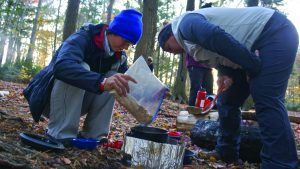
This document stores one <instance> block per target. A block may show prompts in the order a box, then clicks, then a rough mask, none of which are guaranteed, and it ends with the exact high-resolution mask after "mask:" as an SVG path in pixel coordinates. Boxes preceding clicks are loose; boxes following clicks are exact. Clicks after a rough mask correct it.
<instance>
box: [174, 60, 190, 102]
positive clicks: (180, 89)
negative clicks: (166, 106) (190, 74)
mask: <svg viewBox="0 0 300 169" xmlns="http://www.w3.org/2000/svg"><path fill="white" fill-rule="evenodd" d="M186 75H187V69H186V66H185V57H184V56H183V54H181V55H180V60H179V66H178V70H177V76H176V80H175V84H174V90H173V92H172V93H173V99H179V100H180V102H184V103H186V101H187V96H186V93H185V87H186V86H185V85H186Z"/></svg>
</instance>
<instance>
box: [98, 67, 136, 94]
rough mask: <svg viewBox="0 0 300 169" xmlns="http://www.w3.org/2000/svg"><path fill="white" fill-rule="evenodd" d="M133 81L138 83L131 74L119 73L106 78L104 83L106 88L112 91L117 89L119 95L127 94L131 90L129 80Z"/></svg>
mask: <svg viewBox="0 0 300 169" xmlns="http://www.w3.org/2000/svg"><path fill="white" fill-rule="evenodd" d="M129 81H132V82H134V83H137V81H136V80H135V79H134V78H132V77H131V76H129V75H125V74H121V73H117V74H115V75H113V76H111V77H109V78H107V79H106V81H105V83H104V90H105V91H111V90H115V91H116V92H117V93H118V95H120V96H126V95H127V93H128V92H129V86H128V82H129Z"/></svg>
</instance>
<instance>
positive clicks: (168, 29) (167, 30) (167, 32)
mask: <svg viewBox="0 0 300 169" xmlns="http://www.w3.org/2000/svg"><path fill="white" fill-rule="evenodd" d="M171 35H173V32H172V26H171V24H168V25H166V26H165V27H163V28H162V30H161V31H160V32H159V34H158V43H159V46H160V47H161V48H162V49H164V46H165V43H166V42H167V40H168V39H169V38H170V37H171Z"/></svg>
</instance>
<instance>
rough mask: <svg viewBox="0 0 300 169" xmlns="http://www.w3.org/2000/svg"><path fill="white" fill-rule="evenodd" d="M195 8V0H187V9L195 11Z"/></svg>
mask: <svg viewBox="0 0 300 169" xmlns="http://www.w3.org/2000/svg"><path fill="white" fill-rule="evenodd" d="M194 9H195V0H187V4H186V11H193V10H194Z"/></svg>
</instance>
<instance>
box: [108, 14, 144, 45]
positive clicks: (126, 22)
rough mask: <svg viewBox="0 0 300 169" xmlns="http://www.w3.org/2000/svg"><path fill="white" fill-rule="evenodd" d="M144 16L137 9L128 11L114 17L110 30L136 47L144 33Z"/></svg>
mask: <svg viewBox="0 0 300 169" xmlns="http://www.w3.org/2000/svg"><path fill="white" fill-rule="evenodd" d="M142 17H143V14H142V13H140V12H138V11H137V10H135V9H126V10H123V11H121V12H120V13H119V14H118V15H116V16H115V17H114V20H113V21H112V22H111V23H110V24H109V27H108V30H109V31H110V32H112V33H113V34H116V35H119V36H121V37H122V38H124V39H126V40H128V41H129V42H131V43H132V44H133V45H135V44H136V43H137V42H138V41H139V40H140V38H141V36H142V33H143V22H142Z"/></svg>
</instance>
